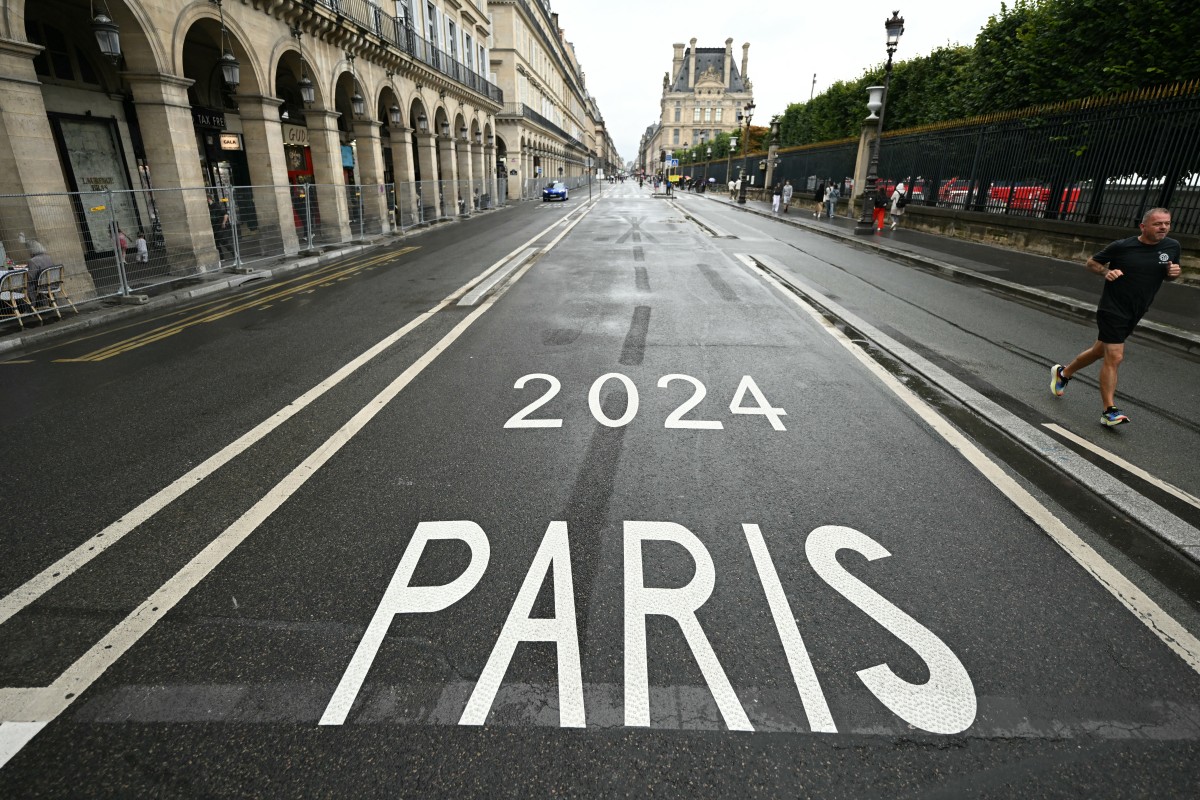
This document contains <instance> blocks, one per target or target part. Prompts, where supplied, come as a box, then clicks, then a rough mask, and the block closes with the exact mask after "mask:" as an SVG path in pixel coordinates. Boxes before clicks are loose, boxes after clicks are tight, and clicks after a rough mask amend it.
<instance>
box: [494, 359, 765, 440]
mask: <svg viewBox="0 0 1200 800" xmlns="http://www.w3.org/2000/svg"><path fill="white" fill-rule="evenodd" d="M530 381H545V382H546V383H548V384H550V387H549V388H548V389H547V390H546V393H545V394H543V395H542V396H541V397H539V398H538V399H537V400H534V401H533V402H532V403H530V404H529V405H527V406H525V407H524V408H522V409H521V410H520V411H518V412H517V413H516V414H513V415H512V416H511V417H510V418H509V420H508V422H506V423H504V427H506V428H561V427H562V424H563V421H562V419H561V418H544V417H543V418H531V417H530V416H529V415H530V414H532V413H533V412H534V411H537V410H538V409H539V408H541V407H542V406H544V405H546V404H547V403H549V402H550V401H551V400H553V399H554V398H555V397H556V396H557V395H558V393H559V392H560V391H562V383H561V382H560V381H559V380H558V378H556V377H554V376H553V375H547V374H546V373H543V372H537V373H533V374H531V375H524V376H522V377H521V378H520V379H518V380H517V382H516V385H515V386H514V387H513V388H515V389H524V388H525V386H526V385H527V384H528V383H529V382H530ZM609 381H616V382H617V383H619V384H620V385H621V386H622V387H623V388H624V390H625V412H624V413H623V414H621V416H620V417H617V418H616V419H613V418H612V417H610V416H608V414H607V413H605V411H604V409H603V408H602V407H601V404H600V392H601V391H603V389H604V386H605V384H607V383H608V382H609ZM674 381H682V382H684V383H690V384H691V385H692V395H691V397H689V398H688V399H687V400H685V401H684V402H683V403H682V404H681V405H679V407H678V408H676V409H675V410H674V411H672V412H671V413H670V414H669V415H668V416H667V419H666V421H665V422H664V423H663V427H664V428H689V429H693V430H721V429H722V428H724V427H725V426H724V425H723V424H722V423H721V422H720V420H715V419H684V415H685V414H687V413H688V412H690V411H691V410H692V409H694V408H695V407H696V406H698V405H700V403H701V402H702V401H703V400H704V398H705V396H706V395H707V394H708V389H706V388H705V387H704V384H703V383H701V382H700V381H699V380H697V379H696V378H693V377H692V376H691V375H683V374H680V373H674V374H671V375H664V376H662V377H661V378H659V379H658V388H660V389H666V388H667V387H668V386H670V384H671V383H672V382H674ZM747 393H748V394H749V395H750V396H751V397H753V398H754V403H755V405H750V406H746V405H742V404H743V402H745V399H746V395H747ZM638 405H639V399H638V389H637V386H636V385H634V383H633V381H631V380H630V379H629V377H628V376H627V375H622V374H621V373H619V372H609V373H608V374H606V375H601V376H600V377H599V378H597V379H596V380H595V381H594V382H593V383H592V388H591V389H589V390H588V408H590V409H591V411H592V416H593V417H595V418H596V421H597V422H599V423H600V424H601V425H604V426H606V427H609V428H620V427H622V426H624V425H628V424H629V423H630V422H631V421H632V420H633V418H634V417H636V416H637V413H638ZM729 411H730V413H732V414H761V415H762V416H764V417H766V418H767V420H768V421H769V422H770V423H771V427H772V428H774V429H775V430H777V431H784V430H787V428H785V427H784V426H783V420H781V419H780V417H784V416H787V412H786V411H784V410H783V409H782V408H775V407H773V406H772V405H771V404H770V403H768V402H767V398H766V397H765V396H764V395H763V393H762V390H761V389H759V388H758V384H757V383H755V382H754V379H753V378H751V377H750V376H749V375H743V376H742V380H741V383H739V384H738V388H737V391H736V392H734V394H733V400H732V401H731V402H730V403H729Z"/></svg>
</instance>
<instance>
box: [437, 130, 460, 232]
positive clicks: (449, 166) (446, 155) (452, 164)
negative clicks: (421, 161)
mask: <svg viewBox="0 0 1200 800" xmlns="http://www.w3.org/2000/svg"><path fill="white" fill-rule="evenodd" d="M438 148H439V149H440V150H441V154H442V174H441V175H439V176H438V178H439V179H440V180H441V181H442V213H444V214H446V215H448V216H451V217H453V216H457V214H458V199H459V198H458V153H457V151H456V150H455V149H454V139H452V138H451V137H449V136H439V137H438Z"/></svg>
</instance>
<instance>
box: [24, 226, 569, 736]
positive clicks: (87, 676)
mask: <svg viewBox="0 0 1200 800" xmlns="http://www.w3.org/2000/svg"><path fill="white" fill-rule="evenodd" d="M588 210H590V207H585V208H584V209H583V211H582V213H580V214H579V216H578V217H576V218H575V220H574V221H573V222H572V223H571V224H570V225H568V226H567V228H566V229H565V230H564V231H563V232H562V234H560V235H559V236H558V237H557V238H555V239H554V241H553V242H552V243H551V244H549V245H547V246H546V247H545V248H543V252H545V251H546V250H549V249H550V248H551V247H553V246H554V244H555V243H557V242H558V241H560V240H561V239H562V237H563V236H565V235H566V234H567V233H568V232H570V230H571V229H572V228H574V227H575V225H577V224H578V223H579V222H580V221H582V220H583V218H584V216H585V215H586V214H587V211H588ZM535 238H536V237H535ZM522 247H524V246H522ZM519 249H520V248H519ZM510 257H511V256H510ZM501 263H503V262H501ZM531 266H532V264H531V263H528V262H527V263H526V265H525V266H524V267H522V268H521V270H520V271H519V272H517V273H516V274H515V275H513V277H512V278H511V279H510V280H509V281H508V283H506V284H505V285H504V286H502V287H501V289H500V291H498V292H497V293H496V294H493V295H492V296H491V297H489V298H488V299H487V300H485V301H484V302H483V304H482V305H480V306H479V307H478V308H476V309H475V310H474V311H472V312H471V313H470V314H469V315H467V316H466V317H465V318H463V320H462V321H461V322H459V323H458V324H457V325H455V326H454V328H452V329H451V330H450V332H449V333H447V334H446V335H445V336H443V337H442V339H441V340H439V341H438V343H437V344H435V345H434V346H433V347H432V348H430V349H429V350H428V351H426V352H425V353H424V354H423V355H422V356H421V357H420V358H419V359H417V360H416V361H415V362H414V363H413V364H412V365H410V366H409V367H408V369H406V370H404V372H402V373H400V375H399V377H397V378H396V379H395V380H394V381H392V383H391V384H389V385H388V386H387V387H386V388H385V389H384V390H383V391H381V392H380V393H379V394H378V395H376V396H375V397H374V398H373V399H372V400H371V401H370V402H368V403H367V404H366V405H365V406H363V407H362V408H361V409H360V410H359V411H358V413H356V414H355V415H354V416H353V417H351V418H350V420H349V421H348V422H346V424H345V425H343V426H342V427H341V428H339V429H338V431H337V432H336V433H334V434H333V435H332V436H331V437H329V438H328V439H327V440H326V441H325V442H324V443H323V444H322V445H321V446H320V447H318V448H317V449H316V450H314V451H313V452H312V453H311V454H310V455H309V456H308V457H307V458H306V459H304V461H303V462H301V463H300V465H299V466H297V467H296V468H295V469H294V470H292V471H291V472H290V473H289V474H288V475H287V476H286V477H285V478H284V479H283V480H282V481H280V482H279V483H278V484H276V485H275V487H274V488H272V489H271V491H269V492H268V493H267V494H266V495H265V496H263V498H262V499H260V500H259V501H258V502H257V503H255V504H254V505H253V506H252V507H251V508H250V509H249V510H248V511H247V512H246V513H245V514H243V515H242V516H241V517H239V518H238V519H237V521H235V522H234V523H233V524H232V525H230V526H229V527H228V528H226V529H225V530H224V531H223V532H222V533H221V534H220V535H219V536H217V538H216V539H214V540H213V541H212V542H210V543H209V545H208V546H207V547H205V548H204V549H203V550H201V551H200V553H199V554H197V555H196V556H195V557H194V558H193V559H192V560H191V561H189V562H188V563H187V564H186V565H185V566H184V567H183V568H182V569H181V570H179V572H177V573H175V575H174V576H172V577H171V578H170V579H169V580H168V581H167V582H166V583H164V584H163V585H162V586H160V587H159V588H158V589H157V590H156V591H155V592H154V593H153V594H152V595H150V597H148V598H147V599H146V600H145V601H144V602H143V603H141V605H139V606H138V607H137V608H136V609H134V610H133V611H132V612H131V613H130V614H129V616H127V617H125V619H123V620H122V621H121V622H120V623H118V624H117V626H116V627H114V628H113V629H112V630H110V631H109V632H108V633H107V634H106V635H105V636H104V637H103V638H102V639H100V640H99V641H98V642H96V644H94V645H93V646H92V647H91V648H90V649H89V650H88V651H87V652H86V653H84V654H83V655H82V656H80V657H79V659H78V660H77V661H76V662H75V663H74V664H72V665H71V666H70V667H69V668H68V669H67V670H66V671H65V672H63V674H62V675H60V676H59V677H58V678H57V679H56V680H55V681H54V682H53V683H52V684H50V686H48V687H38V688H33V689H27V690H21V689H17V690H14V689H7V690H4V691H3V693H0V719H2V720H5V721H6V722H27V723H34V724H37V725H38V726H39V727H38V728H37V729H36V730H33V731H32V732H30V733H28V736H26V737H25V738H24V740H23V741H20V743H19V744H14V745H13V746H14V747H15V749H14V750H13V751H12V753H13V754H15V753H16V752H17V750H20V748H21V747H23V746H24V745H25V744H27V743H28V741H29V740H30V739H32V738H33V736H34V735H36V734H37V731H38V730H41V726H44V725H46V724H47V723H49V722H52V721H53V720H54V718H55V717H57V716H58V715H59V714H61V713H62V712H63V711H64V710H66V708H67V707H68V706H70V705H71V703H72V702H73V701H74V700H75V699H76V698H78V697H79V695H80V694H82V693H83V692H84V691H86V690H87V688H88V687H89V686H91V685H92V684H93V683H94V682H95V681H96V679H98V678H99V677H100V676H101V675H103V674H104V672H105V671H106V670H107V669H108V668H109V667H111V666H112V665H113V664H114V663H115V662H116V661H117V660H118V659H119V658H121V656H123V655H124V654H125V653H126V652H127V651H128V650H129V648H131V647H133V645H134V644H136V643H137V642H138V640H139V639H141V638H142V636H144V635H145V634H146V633H147V632H148V631H149V630H150V629H151V628H153V627H154V625H155V624H157V623H158V622H159V620H161V619H162V618H163V617H164V616H166V615H167V613H168V612H170V611H171V609H172V608H174V607H175V605H176V604H178V603H179V601H180V600H182V599H183V598H184V597H186V596H187V594H188V593H189V592H190V591H191V590H192V589H194V588H195V587H196V586H197V585H198V584H199V583H200V581H202V580H204V578H206V577H207V576H208V575H209V574H210V573H211V572H212V571H213V570H214V569H216V568H217V567H218V566H219V565H220V564H221V562H222V561H224V560H225V558H226V557H227V556H229V554H230V553H232V552H233V551H234V550H236V549H237V547H238V546H239V545H240V544H241V543H242V542H244V541H245V540H246V538H247V537H248V536H250V534H251V533H253V532H254V531H255V530H257V529H258V526H259V525H261V524H262V523H263V522H265V521H266V520H267V518H268V517H270V516H271V514H272V513H274V512H275V510H276V509H278V508H279V507H280V506H282V505H283V504H284V503H285V502H286V501H287V500H288V499H289V498H290V497H291V496H292V495H293V494H295V493H296V491H298V490H299V489H300V487H301V486H303V485H304V484H305V483H306V482H307V481H308V479H309V478H311V477H312V476H313V475H315V474H316V473H317V471H318V470H320V468H321V467H322V466H324V465H325V463H326V462H328V461H329V459H331V458H333V456H334V455H336V454H337V452H338V451H339V450H341V448H342V447H343V446H344V445H345V444H347V443H348V442H349V441H350V440H351V439H352V438H354V436H355V435H356V434H358V433H359V432H360V431H361V430H362V429H363V428H364V427H365V426H366V425H367V423H369V422H370V421H371V420H372V419H374V418H375V416H376V415H377V414H379V412H380V411H382V410H383V409H384V408H386V407H387V405H388V404H389V403H390V402H391V401H392V400H393V399H395V397H396V396H397V395H398V394H400V392H401V391H402V390H403V389H404V388H405V387H406V386H408V384H409V383H411V382H412V381H413V379H415V378H416V377H417V376H418V375H420V374H421V372H422V371H423V370H424V369H425V368H426V367H427V366H429V364H431V363H432V362H433V361H434V359H436V358H437V357H438V356H439V355H441V354H442V353H443V352H444V351H445V350H446V349H447V348H449V347H450V345H451V344H453V343H454V342H455V340H457V339H458V338H459V337H460V336H461V335H462V334H463V333H464V332H466V330H467V329H468V328H469V327H470V326H471V325H472V324H473V323H474V322H475V321H476V320H477V319H479V317H480V316H482V315H483V314H484V313H485V312H487V311H488V310H489V309H490V308H491V307H492V306H493V305H495V303H496V302H497V301H498V300H499V299H500V298H501V297H502V296H503V294H504V292H505V291H506V290H507V288H508V287H509V286H512V285H513V284H514V283H516V282H517V281H518V280H520V279H521V277H522V276H523V275H524V274H525V273H526V272H528V271H529V269H530V267H531ZM481 277H483V276H481ZM446 302H448V301H446ZM19 730H20V731H28V730H29V729H26V728H21V729H19ZM15 736H16V734H15V733H14V742H15V741H16V738H15ZM11 755H12V754H10V757H11Z"/></svg>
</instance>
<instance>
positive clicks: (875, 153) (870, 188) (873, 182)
mask: <svg viewBox="0 0 1200 800" xmlns="http://www.w3.org/2000/svg"><path fill="white" fill-rule="evenodd" d="M883 27H884V28H885V29H886V30H887V54H888V59H887V64H885V65H884V68H883V86H870V87H868V89H867V91H868V92H870V97H869V99H868V101H867V108H868V109H869V110H870V111H871V117H874V116H875V111H876V110H877V109H878V111H879V117H878V118H877V120H876V122H875V138H874V139H873V140H872V141H871V157H870V159H869V160H868V161H867V184H866V186H865V187H863V195H862V197H863V201H862V213H861V214H859V217H858V224H857V225H855V226H854V232H855V233H858V234H862V235H864V236H865V235H870V234H873V233H875V221H874V211H875V193H876V191H877V188H878V187H877V184H878V181H879V176H878V174H877V173H878V171H879V140H880V139H881V138H882V137H883V112H884V109H885V108H886V107H887V90H888V85H889V84H890V83H891V79H892V56H893V55H894V54H895V52H896V47H897V46H898V45H899V44H900V36H901V35H902V34H903V33H904V17H902V16H900V12H899V11H893V12H892V17H891V19H889V20H887V21H886V22H884V23H883ZM871 117H868V118H867V119H870V118H871Z"/></svg>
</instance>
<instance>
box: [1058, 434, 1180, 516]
mask: <svg viewBox="0 0 1200 800" xmlns="http://www.w3.org/2000/svg"><path fill="white" fill-rule="evenodd" d="M1042 427H1043V428H1046V429H1047V430H1051V431H1054V432H1055V433H1057V434H1058V435H1059V436H1061V437H1063V438H1064V439H1066V440H1068V441H1071V442H1074V443H1075V444H1077V445H1079V446H1080V447H1082V448H1084V449H1085V450H1090V451H1091V452H1093V453H1095V454H1096V455H1098V456H1100V457H1101V458H1103V459H1104V460H1106V461H1108V462H1110V463H1112V464H1116V465H1117V466H1118V467H1120V468H1121V469H1123V470H1125V471H1126V472H1128V473H1131V474H1133V475H1136V476H1138V477H1139V478H1141V479H1142V480H1144V481H1146V483H1149V484H1151V485H1153V486H1157V487H1158V488H1159V489H1162V490H1163V491H1164V492H1166V493H1167V494H1169V495H1171V496H1173V497H1177V498H1179V499H1180V500H1182V501H1183V502H1185V503H1187V504H1188V505H1191V506H1195V507H1196V508H1200V498H1197V497H1194V496H1193V495H1190V494H1188V493H1187V492H1185V491H1184V490H1183V489H1180V488H1179V487H1178V486H1175V485H1173V484H1170V483H1167V482H1166V481H1164V480H1163V479H1162V478H1156V477H1155V476H1153V475H1151V474H1150V473H1149V472H1147V471H1146V470H1144V469H1142V468H1141V467H1139V466H1137V465H1136V464H1131V463H1129V462H1128V461H1126V460H1125V459H1123V458H1121V457H1120V456H1119V455H1117V454H1116V453H1110V452H1109V451H1107V450H1105V449H1104V448H1103V447H1100V446H1099V445H1095V444H1092V443H1091V442H1089V441H1088V440H1087V439H1084V438H1083V437H1082V436H1077V435H1076V434H1074V433H1071V431H1069V430H1067V429H1066V428H1064V427H1062V426H1061V425H1056V424H1055V423H1053V422H1043V423H1042Z"/></svg>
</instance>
